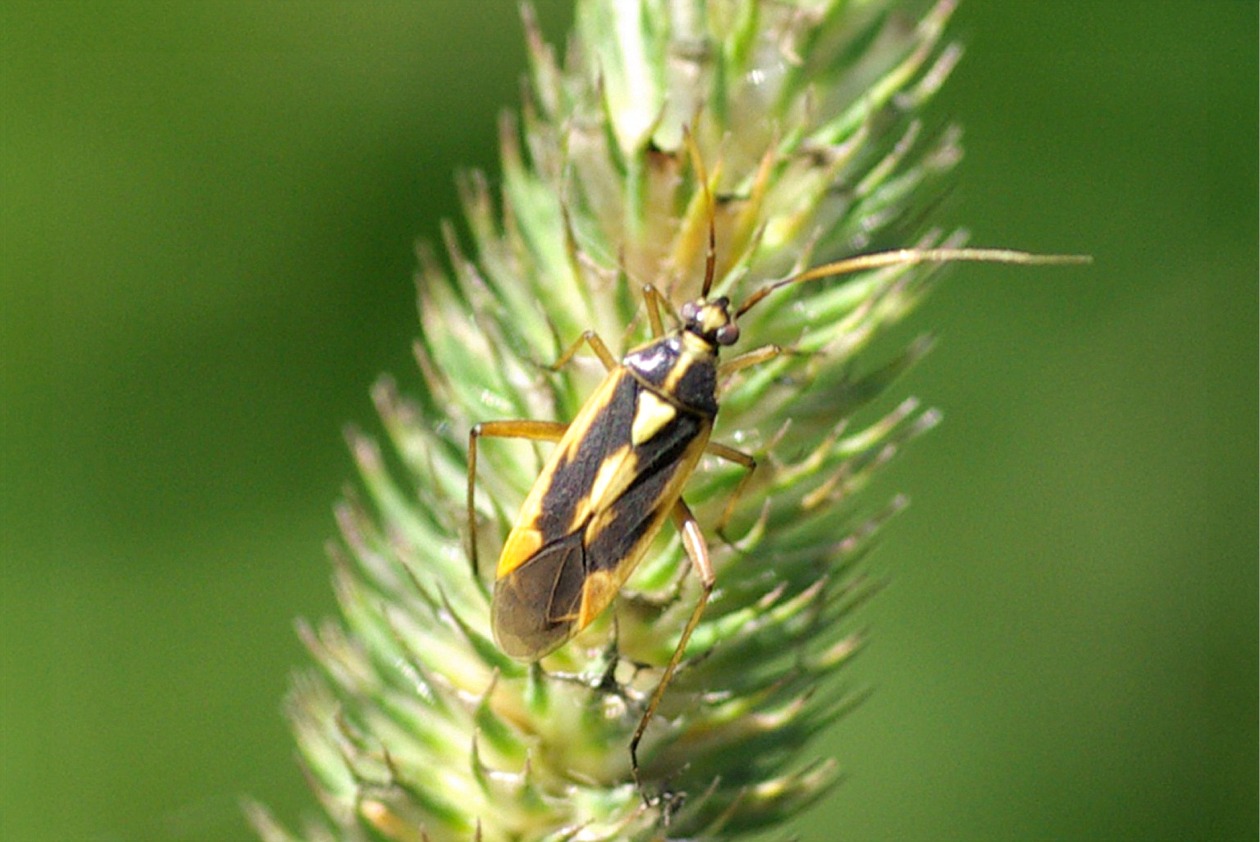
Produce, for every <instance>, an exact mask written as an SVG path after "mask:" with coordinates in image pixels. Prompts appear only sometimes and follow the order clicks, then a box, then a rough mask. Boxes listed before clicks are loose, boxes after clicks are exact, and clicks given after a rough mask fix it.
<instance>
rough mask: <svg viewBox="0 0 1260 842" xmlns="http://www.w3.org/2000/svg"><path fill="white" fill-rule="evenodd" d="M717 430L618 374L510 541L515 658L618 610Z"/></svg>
mask: <svg viewBox="0 0 1260 842" xmlns="http://www.w3.org/2000/svg"><path fill="white" fill-rule="evenodd" d="M645 413H646V415H645ZM645 418H650V422H646V421H645V420H644V419H645ZM710 429H711V424H710V422H709V420H708V419H707V418H705V417H702V416H697V415H694V414H691V413H685V412H678V411H674V410H673V409H672V408H669V407H668V405H666V404H665V403H664V402H663V401H662V400H661V398H659V397H658V396H657V395H656V394H655V393H654V392H653V391H652V390H651V389H649V388H646V387H645V386H644V385H643V384H642V383H640V382H639V381H638V380H637V379H636V378H635V377H633V376H632V375H630V374H628V373H627V372H626V371H625V370H624V369H621V370H618V371H615V372H613V373H612V374H611V375H609V377H608V378H607V379H606V380H605V381H604V383H603V384H602V385H601V386H600V388H599V389H597V390H596V392H595V393H594V394H593V395H592V396H591V398H590V399H589V400H588V401H587V404H586V405H585V406H584V407H583V409H582V411H581V412H580V413H579V414H578V416H577V417H576V418H575V419H574V421H573V423H572V424H571V425H570V427H569V430H568V432H566V434H565V435H564V437H563V438H562V439H561V441H560V442H559V443H558V444H557V446H556V449H555V451H554V452H553V454H552V455H551V458H550V459H549V460H548V462H547V465H546V467H545V468H544V470H543V472H542V474H541V475H540V476H539V478H538V481H537V482H536V483H535V485H534V488H533V489H532V490H531V491H530V494H529V496H528V498H527V499H526V501H525V503H524V505H523V506H522V508H521V514H520V517H519V518H518V520H517V523H516V525H515V526H514V527H513V528H512V531H511V533H510V534H509V535H508V539H507V541H506V542H505V543H504V547H503V553H502V555H501V557H500V560H499V565H498V568H497V579H496V582H495V589H494V601H493V606H492V610H493V624H494V632H495V639H496V640H497V641H498V642H499V645H500V646H501V647H502V648H503V651H504V652H506V653H507V654H508V655H510V656H512V657H516V658H524V659H536V658H541V657H542V656H544V655H546V654H547V653H548V652H550V651H552V650H553V649H555V648H556V647H558V646H560V645H561V644H562V643H564V642H565V641H566V640H568V639H569V638H570V637H572V636H573V635H574V634H575V633H577V632H578V631H580V630H581V629H583V628H585V627H586V626H587V625H588V624H589V623H590V622H591V621H592V620H593V619H594V618H595V617H596V616H598V614H599V613H600V612H601V611H602V610H603V609H604V608H605V607H607V605H608V604H609V603H610V602H611V601H612V599H613V597H614V596H615V595H616V593H617V591H618V589H620V587H621V585H622V584H623V583H624V582H625V580H626V579H627V578H628V577H629V576H630V574H631V573H632V572H633V570H634V567H635V565H636V564H637V563H638V561H639V560H640V558H642V556H643V554H644V552H645V551H646V550H647V548H648V546H649V544H650V543H651V541H652V538H653V537H655V535H656V533H657V532H658V531H659V530H660V528H661V525H662V524H663V523H664V521H665V518H666V517H668V516H669V514H670V512H671V511H672V509H673V507H674V504H675V503H676V502H677V500H678V497H679V495H680V494H681V493H682V487H683V485H684V484H685V482H686V480H687V477H688V476H690V474H691V472H692V470H693V469H694V467H695V464H696V462H697V461H698V460H699V458H700V455H701V454H702V453H703V452H704V447H705V445H706V444H707V442H708V438H709V431H710Z"/></svg>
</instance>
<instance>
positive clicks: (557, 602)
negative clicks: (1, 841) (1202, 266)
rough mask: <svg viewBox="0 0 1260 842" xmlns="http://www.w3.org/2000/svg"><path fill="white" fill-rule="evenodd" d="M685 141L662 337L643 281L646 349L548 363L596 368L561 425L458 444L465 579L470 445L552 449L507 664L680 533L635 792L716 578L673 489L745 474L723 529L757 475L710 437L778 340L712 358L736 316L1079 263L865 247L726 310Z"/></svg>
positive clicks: (602, 350)
mask: <svg viewBox="0 0 1260 842" xmlns="http://www.w3.org/2000/svg"><path fill="white" fill-rule="evenodd" d="M686 144H687V146H688V149H689V151H690V153H691V156H692V158H693V166H694V167H695V170H696V173H697V180H698V181H699V182H700V185H701V189H702V190H703V191H704V196H705V200H706V202H707V203H708V213H709V240H708V250H707V253H706V255H705V269H704V280H703V282H702V284H701V288H700V296H699V297H698V298H696V299H695V300H693V301H689V302H687V303H685V304H684V305H683V306H682V309H681V311H680V317H681V318H680V319H679V321H680V324H679V326H678V327H676V328H674V329H673V330H669V331H666V330H665V329H664V326H663V323H662V321H661V313H660V308H661V301H662V300H663V299H664V296H663V295H662V294H661V293H660V292H659V291H657V290H656V288H655V287H653V286H651V285H647V286H645V287H644V289H643V296H644V303H645V306H646V309H647V316H648V322H649V324H650V326H651V330H652V339H651V340H650V341H648V342H647V343H645V344H643V345H640V346H638V347H636V348H633V349H632V350H630V351H629V352H627V353H626V355H625V356H624V357H622V358H621V359H620V360H618V359H617V358H616V357H615V356H614V355H613V354H612V353H611V352H610V351H609V350H608V346H607V345H606V344H604V342H603V340H602V339H600V337H599V336H598V335H597V334H596V333H595V332H594V331H590V330H588V331H586V332H585V333H583V334H582V335H581V336H580V337H579V338H578V339H577V340H576V341H574V343H573V344H572V345H570V346H569V347H568V348H567V349H566V350H565V351H564V353H563V354H561V356H560V358H559V359H558V360H557V361H556V363H555V364H554V365H553V366H552V369H553V370H557V369H559V368H560V367H561V366H563V365H565V364H566V363H568V361H569V360H570V359H571V358H572V357H573V356H574V355H575V354H576V353H577V352H578V351H579V350H580V349H581V347H582V345H584V344H585V345H587V346H589V347H590V349H591V351H592V352H593V353H594V354H595V356H597V357H598V358H599V360H600V361H601V362H602V363H603V365H604V367H605V369H607V372H608V373H607V376H606V377H605V378H604V380H603V382H602V383H601V384H600V385H599V386H598V387H597V388H596V389H595V391H594V392H593V393H592V394H591V396H590V397H589V398H588V399H587V401H586V403H585V404H584V405H583V406H582V408H581V410H579V412H578V414H577V415H576V416H575V417H574V418H573V420H572V421H570V422H569V423H568V424H565V423H563V422H558V421H525V420H517V421H487V422H483V423H480V424H477V425H476V426H474V427H473V428H472V430H471V431H470V433H469V437H468V500H467V504H468V532H469V540H470V544H471V547H470V557H471V563H472V567H473V571H474V574H475V573H476V571H477V564H478V563H477V541H476V512H475V509H474V500H473V498H474V487H475V482H476V473H477V441H478V439H480V438H482V437H484V436H491V437H500V438H516V439H531V440H534V441H549V442H555V443H556V446H555V449H554V450H552V452H551V454H550V456H549V457H548V459H547V461H546V464H545V466H544V467H543V469H542V472H541V473H540V474H539V475H538V479H537V480H536V481H535V483H534V486H533V488H532V489H531V491H530V492H529V495H528V496H527V497H526V499H525V502H524V503H523V504H522V506H521V510H520V514H519V515H518V516H517V518H516V522H515V524H514V525H513V526H512V529H511V532H510V533H509V534H508V536H507V539H506V541H505V542H504V544H503V549H502V551H501V553H500V556H499V562H498V565H497V567H496V569H495V582H494V595H493V599H492V604H491V623H492V627H493V629H494V637H495V640H496V641H497V643H498V645H499V647H500V648H501V649H502V650H503V651H504V652H505V653H506V654H507V655H509V656H511V657H513V658H517V659H521V660H525V661H537V660H539V659H541V658H542V657H544V656H545V655H547V654H549V653H550V652H552V651H554V650H555V649H557V648H558V647H560V646H561V645H563V644H564V643H565V642H566V641H568V640H569V639H570V638H571V637H573V636H574V635H575V634H577V633H578V632H579V631H581V630H582V629H584V628H586V626H587V625H589V624H590V623H591V622H592V621H593V620H594V619H595V618H596V617H597V616H598V615H599V614H600V613H601V612H602V611H603V610H604V609H605V608H606V607H607V606H608V605H609V603H611V602H612V600H613V598H614V597H615V596H616V594H617V592H618V591H619V590H620V588H621V586H622V585H623V584H624V583H625V581H626V579H628V578H629V576H630V574H631V573H632V572H633V571H634V569H635V567H636V566H637V565H638V563H639V561H640V560H641V559H642V558H643V556H644V554H645V553H646V552H647V549H648V547H649V545H650V544H651V542H652V539H653V538H654V537H655V536H656V535H657V533H658V532H659V531H660V529H661V527H662V526H663V525H664V523H665V521H666V520H667V519H672V520H673V522H674V525H675V527H676V528H677V529H678V531H679V533H680V534H681V537H682V545H683V549H684V551H685V552H686V554H687V557H688V559H689V560H690V562H691V566H692V568H693V569H694V570H695V573H696V575H697V576H698V577H699V580H700V596H699V599H698V600H697V601H696V605H695V608H694V609H693V611H692V613H691V616H690V618H689V619H688V620H687V624H686V626H685V627H684V628H683V630H682V633H681V635H680V636H679V638H678V644H677V646H676V647H675V649H674V652H673V655H672V656H671V657H670V659H669V663H667V664H666V665H665V669H664V672H662V674H661V677H660V680H659V681H658V683H657V685H656V689H655V690H654V691H653V693H652V696H651V698H650V699H649V701H648V704H647V707H646V708H645V709H644V711H643V714H642V716H641V718H640V720H639V724H638V726H637V727H636V728H635V730H634V735H633V737H631V740H630V758H631V770H632V773H633V775H634V779H635V781H636V783H639V758H638V747H639V742H640V741H641V740H642V738H643V734H644V731H645V730H646V729H647V726H648V723H649V722H650V721H651V719H652V716H653V714H654V713H655V712H656V708H657V706H658V705H659V704H660V701H661V699H662V697H663V696H664V694H665V690H666V688H667V687H668V686H669V683H670V680H671V678H673V675H674V671H675V670H676V669H677V667H678V664H679V661H680V660H681V659H682V655H683V652H684V650H685V649H686V646H687V641H688V640H689V639H690V637H691V634H692V632H693V631H694V630H695V628H696V625H697V624H698V623H699V622H700V618H701V615H702V614H703V613H704V608H705V605H706V604H707V602H708V600H709V596H710V594H711V593H712V591H713V585H714V580H715V577H714V571H713V565H712V562H711V561H710V558H709V550H708V546H707V544H706V542H705V538H704V533H703V532H702V531H701V528H700V524H699V523H698V522H697V521H696V518H695V517H694V516H693V515H692V513H691V509H690V508H689V507H688V506H687V503H686V502H685V501H684V500H683V496H682V493H683V488H684V486H685V484H686V482H687V479H688V478H689V477H690V476H691V474H692V472H693V471H694V470H695V468H696V464H697V463H698V462H699V460H700V457H701V456H702V455H703V454H705V453H709V454H711V455H713V456H717V457H719V458H721V459H725V460H728V461H730V462H734V463H735V464H737V465H740V466H742V467H744V468H745V469H746V473H745V475H744V477H743V478H742V480H741V482H740V484H739V485H737V486H736V488H735V490H734V492H732V495H731V498H730V500H729V501H728V503H727V505H726V508H725V510H724V512H723V515H722V517H721V520H720V521H719V524H718V531H719V532H720V531H721V527H722V526H723V525H724V523H725V521H726V519H727V517H728V516H729V515H730V513H731V512H732V510H733V504H734V502H735V500H736V499H737V497H738V495H739V493H740V491H741V490H742V488H743V487H744V484H745V483H746V482H747V480H748V479H749V478H751V476H752V472H753V471H754V470H755V469H756V466H757V462H756V460H755V459H754V458H753V456H751V455H750V454H747V453H743V452H741V451H739V450H735V449H734V448H731V447H727V446H726V445H723V444H719V443H717V442H713V441H710V440H709V435H710V433H711V432H712V430H713V421H714V419H715V417H716V416H717V412H718V384H719V383H720V382H723V381H724V380H725V378H726V377H727V376H728V375H730V374H731V373H733V372H736V371H739V370H740V369H743V368H747V367H749V366H753V365H757V364H759V363H764V362H766V361H768V360H770V359H773V358H774V357H776V356H778V355H779V354H781V353H783V351H782V349H781V348H780V347H779V346H777V345H763V346H761V347H759V348H755V349H753V350H751V351H747V352H745V353H742V354H739V355H737V356H735V357H733V358H731V359H729V360H727V361H725V362H719V361H718V353H719V351H720V349H722V348H724V347H727V346H730V345H733V344H735V342H736V341H737V340H738V339H739V327H738V324H737V322H738V319H739V317H740V316H743V315H744V314H745V313H747V312H748V311H749V310H751V309H752V308H753V307H755V306H756V305H757V304H758V302H760V301H761V300H762V299H764V298H765V297H766V296H768V295H770V294H771V293H773V292H775V291H776V290H780V289H783V288H785V287H789V286H792V285H795V284H800V283H806V282H809V281H815V280H820V279H823V278H831V277H836V276H839V275H847V274H851V273H854V272H861V271H865V270H869V269H877V268H881V267H886V266H894V265H907V264H917V263H946V262H955V261H978V262H987V263H1015V264H1044V263H1078V262H1085V261H1087V260H1088V259H1089V258H1087V257H1081V256H1075V255H1036V254H1029V253H1027V252H1021V251H1011V250H1007V249H985V248H936V249H899V250H895V251H883V252H874V253H869V254H863V255H858V256H856V257H849V258H846V259H843V260H837V261H834V262H831V263H826V264H823V265H821V266H816V267H814V268H811V269H807V270H805V271H803V272H799V273H797V274H794V275H791V276H789V277H786V278H783V279H780V280H777V281H773V282H771V283H767V284H765V285H763V286H762V287H760V288H759V289H757V290H755V291H754V292H753V293H752V294H751V295H749V296H748V297H747V298H746V299H744V301H743V302H742V303H741V304H740V305H739V306H737V307H736V306H732V304H731V302H730V300H729V299H727V298H726V297H718V298H709V290H710V288H711V287H712V285H713V280H714V269H715V264H716V234H715V231H714V228H715V225H714V219H713V217H714V211H713V201H712V197H711V195H710V193H709V187H708V183H707V176H706V175H705V173H704V169H703V166H702V163H701V161H700V156H699V153H698V152H697V151H696V148H695V144H694V141H693V140H692V139H691V137H690V135H689V134H688V135H687V136H686ZM671 309H672V308H671ZM640 790H641V791H642V787H641V786H640ZM645 797H646V796H645Z"/></svg>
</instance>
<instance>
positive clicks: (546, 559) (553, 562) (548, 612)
mask: <svg viewBox="0 0 1260 842" xmlns="http://www.w3.org/2000/svg"><path fill="white" fill-rule="evenodd" d="M585 581H586V559H585V551H584V549H583V547H582V533H580V532H576V533H573V534H571V535H566V536H565V537H563V538H561V539H560V540H559V541H556V542H554V543H552V544H551V545H549V546H546V547H543V548H542V549H541V550H539V551H538V553H537V554H536V555H535V556H534V557H533V558H531V559H530V560H529V561H527V562H525V563H524V564H522V565H521V566H520V567H518V568H516V569H515V570H513V571H512V572H511V573H509V574H508V575H507V576H505V577H504V578H502V579H500V580H499V581H498V583H497V584H496V585H495V590H494V636H495V639H496V640H497V641H498V642H499V646H500V647H501V648H502V649H503V651H504V653H505V654H507V655H508V656H510V657H513V658H528V659H534V658H541V657H542V656H543V655H545V654H547V653H548V652H550V651H552V650H553V649H555V648H556V647H557V646H559V645H560V644H562V643H564V642H565V641H566V640H568V639H569V638H570V637H571V636H572V635H573V634H574V632H576V631H577V625H576V620H577V616H578V611H579V609H580V607H581V605H582V586H583V583H584V582H585ZM543 606H545V608H544V607H543Z"/></svg>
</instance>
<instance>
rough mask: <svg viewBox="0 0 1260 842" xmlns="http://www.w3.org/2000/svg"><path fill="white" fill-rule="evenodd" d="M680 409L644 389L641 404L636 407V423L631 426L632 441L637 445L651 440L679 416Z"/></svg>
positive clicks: (641, 394) (640, 394)
mask: <svg viewBox="0 0 1260 842" xmlns="http://www.w3.org/2000/svg"><path fill="white" fill-rule="evenodd" d="M677 415H678V411H677V410H675V409H674V407H672V406H670V405H669V404H668V403H666V402H665V401H663V400H661V399H660V398H658V397H657V396H656V395H655V394H653V393H652V392H649V391H648V390H647V389H644V390H643V391H642V392H640V393H639V405H638V406H636V407H635V408H634V423H633V424H632V425H631V427H630V441H631V443H633V444H635V445H640V444H643V443H644V442H646V441H649V440H650V439H651V438H652V436H654V435H656V434H657V433H659V432H660V431H661V429H662V428H664V427H665V425H666V424H668V423H669V422H671V421H673V420H674V418H675V417H677Z"/></svg>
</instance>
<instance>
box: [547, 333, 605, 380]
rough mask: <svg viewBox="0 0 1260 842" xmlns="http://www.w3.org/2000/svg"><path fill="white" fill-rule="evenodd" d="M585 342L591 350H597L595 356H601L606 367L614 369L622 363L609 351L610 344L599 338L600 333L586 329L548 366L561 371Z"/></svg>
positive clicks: (601, 360)
mask: <svg viewBox="0 0 1260 842" xmlns="http://www.w3.org/2000/svg"><path fill="white" fill-rule="evenodd" d="M583 343H586V344H587V345H589V346H591V350H592V351H594V352H595V356H597V357H599V361H600V362H602V363H603V364H604V368H606V369H608V370H609V371H612V370H613V369H614V368H616V367H617V366H618V365H620V362H619V361H618V360H617V358H616V357H614V356H613V353H612V351H609V350H608V346H607V345H605V344H604V340H602V339H600V338H599V334H598V333H596V332H595V331H593V330H584V331H582V335H581V336H579V337H578V338H577V339H576V340H575V341H574V342H573V344H572V345H570V346H569V347H568V348H565V349H564V353H563V354H561V355H560V358H559V359H558V360H556V361H555V362H554V363H552V364H551V365H549V366H548V368H549V369H551V370H552V371H559V370H560V369H562V368H564V367H565V366H566V365H567V364H568V362H569V360H571V359H573V356H574V354H576V353H577V352H578V351H579V350H580V349H581V347H582V344H583Z"/></svg>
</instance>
